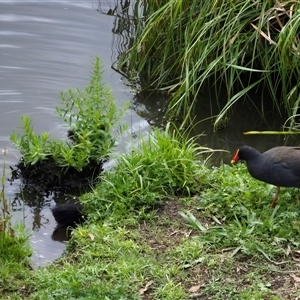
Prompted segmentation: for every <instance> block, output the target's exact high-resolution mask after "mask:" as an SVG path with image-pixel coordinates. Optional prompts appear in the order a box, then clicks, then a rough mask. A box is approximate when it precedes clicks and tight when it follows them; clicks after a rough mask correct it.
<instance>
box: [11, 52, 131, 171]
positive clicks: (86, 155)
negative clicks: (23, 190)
mask: <svg viewBox="0 0 300 300" xmlns="http://www.w3.org/2000/svg"><path fill="white" fill-rule="evenodd" d="M102 73H103V71H102V66H101V64H100V59H99V58H98V57H97V58H96V59H95V65H94V70H93V74H92V76H91V78H90V83H89V86H87V87H86V88H84V89H83V90H80V89H76V90H71V89H70V90H68V92H66V93H63V92H62V93H61V99H62V103H63V107H56V110H57V113H58V114H59V116H60V117H61V118H62V119H63V121H65V122H66V123H67V124H68V126H69V128H71V130H70V131H69V137H70V139H71V140H72V142H62V141H59V140H56V139H53V138H50V136H49V134H48V133H47V132H43V133H42V134H40V135H38V134H35V133H34V131H33V127H32V125H31V120H30V118H29V117H28V116H23V117H22V123H23V130H24V134H23V135H20V134H16V133H12V134H11V136H10V138H11V140H12V142H13V143H14V144H15V145H16V146H17V147H18V149H19V150H20V152H21V154H22V156H23V160H24V163H25V165H27V164H31V165H34V164H36V163H37V162H42V161H45V160H47V159H49V158H51V159H53V161H54V162H55V163H56V164H57V165H58V166H60V167H62V168H64V169H67V168H69V167H74V168H75V169H77V170H78V171H81V170H82V169H83V168H84V167H85V166H87V165H88V164H90V163H97V162H99V160H100V159H101V158H103V157H105V156H107V155H108V153H109V152H110V150H111V148H112V147H113V146H114V143H115V138H113V137H112V136H111V133H110V132H111V128H112V127H113V126H114V125H115V124H116V123H117V122H118V121H119V120H120V118H121V116H122V115H123V113H124V111H125V110H126V109H127V106H128V105H127V104H126V106H125V107H124V108H123V109H122V110H120V111H118V110H117V107H116V104H115V101H114V98H113V96H112V94H111V91H110V90H109V89H106V88H104V84H103V83H102ZM120 129H121V130H123V129H125V126H123V127H120Z"/></svg>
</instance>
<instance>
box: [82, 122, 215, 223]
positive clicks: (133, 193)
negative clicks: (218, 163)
mask: <svg viewBox="0 0 300 300" xmlns="http://www.w3.org/2000/svg"><path fill="white" fill-rule="evenodd" d="M170 131H171V130H170V127H169V126H167V128H166V131H165V132H162V131H161V130H159V129H155V130H154V131H153V133H152V134H151V135H149V136H148V137H147V138H145V139H144V140H142V141H141V143H140V147H139V148H137V149H134V150H133V151H132V153H130V154H126V155H122V156H120V157H118V159H117V166H116V168H115V169H114V170H113V171H111V172H106V173H105V174H104V176H103V178H102V181H101V182H100V183H99V184H98V186H97V187H96V189H95V190H94V191H93V193H89V194H86V195H85V196H83V199H82V201H83V203H84V204H85V206H86V207H87V209H88V210H89V215H90V217H91V218H96V219H97V218H99V217H100V218H103V217H104V216H109V215H110V214H111V213H112V212H115V213H117V214H121V215H126V214H127V213H128V212H129V211H131V212H133V211H136V210H138V211H139V214H143V212H145V210H146V211H147V210H149V208H151V207H153V206H155V205H157V204H158V203H160V200H161V199H163V198H165V197H169V196H172V195H190V194H193V193H194V192H195V191H196V190H199V186H204V185H205V184H207V182H206V178H205V177H206V175H205V171H203V170H205V168H204V163H203V161H202V162H201V161H199V159H200V158H201V152H207V151H212V150H210V149H208V148H205V147H200V146H197V145H196V144H195V143H194V142H193V139H191V140H188V139H186V138H184V137H181V138H179V136H178V134H177V133H176V132H175V131H173V133H171V132H170ZM178 138H179V139H178ZM201 171H202V174H201V175H200V173H201Z"/></svg>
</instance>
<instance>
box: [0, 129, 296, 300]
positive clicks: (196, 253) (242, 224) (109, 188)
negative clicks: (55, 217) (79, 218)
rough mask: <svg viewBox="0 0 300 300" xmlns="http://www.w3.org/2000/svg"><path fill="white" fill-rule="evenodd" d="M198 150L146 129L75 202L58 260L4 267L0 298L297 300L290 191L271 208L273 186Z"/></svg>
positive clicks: (184, 141) (170, 134)
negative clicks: (77, 222)
mask: <svg viewBox="0 0 300 300" xmlns="http://www.w3.org/2000/svg"><path fill="white" fill-rule="evenodd" d="M204 150H206V149H203V148H201V147H200V148H199V147H198V146H197V145H196V144H194V142H193V140H187V139H184V138H182V137H178V136H177V134H175V133H174V134H173V132H172V131H171V129H170V128H167V130H166V131H159V130H155V131H154V132H153V134H152V135H151V136H150V137H149V138H148V139H144V140H143V142H141V144H140V146H139V147H138V148H137V149H134V151H133V152H132V153H130V154H127V155H122V156H120V157H119V159H118V165H117V166H116V167H115V168H114V169H112V170H111V171H109V172H107V173H106V174H105V176H104V178H102V181H101V182H99V184H98V186H97V187H96V188H95V191H94V193H89V194H86V195H84V196H83V197H82V202H83V204H84V206H85V209H86V211H87V212H88V219H87V222H86V224H85V225H84V226H80V227H78V228H77V229H76V230H75V231H74V234H73V237H72V239H71V241H70V242H69V244H68V249H67V250H68V251H67V253H66V255H65V256H64V257H62V258H60V259H59V260H58V261H56V262H55V263H53V264H51V265H49V266H46V267H44V268H39V269H38V270H34V271H29V270H26V268H23V270H22V271H20V273H19V274H16V271H17V270H19V269H18V268H17V267H15V266H12V268H13V272H12V273H11V274H12V275H10V277H8V276H7V277H6V281H5V284H3V285H2V286H1V287H0V288H1V293H0V294H1V296H0V299H112V300H114V299H116V300H117V299H153V300H161V299H175V300H177V299H178V300H182V299H183V300H184V299H191V298H192V299H193V298H195V299H214V300H223V299H236V300H238V299H240V300H243V299H249V300H253V299H257V300H260V299H272V300H279V299H282V300H284V299H296V298H297V297H298V296H300V290H299V288H298V287H297V285H295V284H297V280H298V279H299V273H300V268H299V265H298V261H299V252H298V249H299V236H300V235H299V230H300V229H299V228H300V226H299V225H300V224H299V211H300V201H298V199H297V196H298V190H296V189H288V188H286V189H282V192H281V195H280V198H279V200H278V206H277V207H276V208H275V209H272V208H271V207H270V203H271V199H272V196H273V192H275V188H274V187H271V186H270V185H267V184H265V183H263V182H259V181H257V180H255V179H253V178H252V177H251V176H250V175H249V174H248V172H247V170H246V168H245V166H244V165H238V166H235V167H231V166H227V165H222V166H221V167H220V168H211V167H209V166H208V165H207V164H204V163H203V162H204V161H203V158H202V155H201V152H202V151H204ZM10 252H12V255H13V257H15V259H17V258H18V257H19V256H18V255H17V251H16V250H11V251H10ZM9 260H12V261H13V258H9ZM19 266H22V257H21V259H20V264H19ZM224 297H226V298H224Z"/></svg>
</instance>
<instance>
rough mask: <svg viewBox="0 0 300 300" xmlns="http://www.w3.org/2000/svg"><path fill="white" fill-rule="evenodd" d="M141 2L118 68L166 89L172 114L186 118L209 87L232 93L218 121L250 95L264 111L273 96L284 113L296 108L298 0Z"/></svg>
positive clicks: (152, 86) (220, 94) (144, 85)
mask: <svg viewBox="0 0 300 300" xmlns="http://www.w3.org/2000/svg"><path fill="white" fill-rule="evenodd" d="M136 2H137V3H143V4H145V3H146V4H145V6H146V7H145V11H146V13H145V12H144V13H145V15H144V16H143V17H142V18H140V19H139V22H138V25H137V26H136V32H135V37H134V42H133V45H132V47H131V48H130V49H129V50H128V51H127V52H126V53H125V54H124V55H123V57H122V58H121V60H120V62H119V66H120V68H121V69H123V70H125V71H126V72H127V74H128V76H129V77H130V78H131V79H132V80H137V81H138V83H139V84H142V88H143V89H150V90H151V89H152V90H160V91H164V92H167V93H168V94H169V95H170V103H169V113H170V114H171V115H173V116H177V117H178V116H182V113H184V116H185V120H187V119H188V118H189V116H190V113H191V112H192V110H193V107H194V105H195V104H196V101H197V99H198V96H199V92H200V91H202V90H203V89H204V88H206V87H209V90H210V93H214V94H215V96H216V98H217V99H218V98H219V97H222V98H224V96H223V95H227V96H225V97H227V104H226V105H225V106H223V104H221V102H218V103H213V104H211V105H214V106H215V105H219V109H220V112H219V115H218V117H217V119H216V121H215V125H217V123H218V122H219V121H220V120H221V119H222V118H223V117H224V116H225V115H226V114H227V113H228V111H229V109H230V108H231V107H232V106H233V105H234V104H235V103H236V102H237V101H238V100H239V99H241V100H243V99H245V96H248V97H249V101H252V102H253V103H254V104H255V105H256V106H257V108H258V109H259V110H261V113H262V114H264V111H263V102H264V97H265V96H266V94H268V98H269V97H270V98H271V99H272V100H273V107H274V108H275V109H276V110H277V111H278V112H279V113H282V112H285V113H287V114H289V115H295V114H296V113H297V110H298V107H299V101H300V92H299V91H300V89H299V80H298V78H299V76H300V54H299V53H300V52H299V47H300V44H299V43H300V37H299V32H300V17H299V9H300V2H299V1H296V0H294V1H287V2H278V1H268V0H255V1H251V2H249V1H235V0H234V1H218V2H216V1H179V0H178V1H177V0H176V1H174V0H166V1H152V0H148V1H139V0H137V1H136ZM135 7H136V9H138V7H139V6H138V5H136V6H135ZM251 91H255V92H256V93H257V95H256V96H255V99H254V97H253V93H252V94H251V95H252V96H251V97H250V95H249V93H250V92H251ZM259 91H260V92H259ZM224 92H225V93H224ZM266 92H268V93H266ZM199 100H200V101H205V100H202V99H199ZM290 121H293V118H292V119H290ZM292 123H293V122H292Z"/></svg>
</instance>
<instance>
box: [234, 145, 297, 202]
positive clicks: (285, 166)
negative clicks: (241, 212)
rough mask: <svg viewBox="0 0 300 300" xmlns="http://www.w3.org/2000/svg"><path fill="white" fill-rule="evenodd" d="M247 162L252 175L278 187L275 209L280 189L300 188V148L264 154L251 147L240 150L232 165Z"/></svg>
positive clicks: (282, 147) (280, 148)
mask: <svg viewBox="0 0 300 300" xmlns="http://www.w3.org/2000/svg"><path fill="white" fill-rule="evenodd" d="M239 160H245V161H246V163H247V169H248V171H249V173H250V175H251V176H252V177H254V178H256V179H258V180H260V181H264V182H266V183H270V184H273V185H275V186H277V192H276V194H275V196H274V198H273V201H272V204H271V206H272V207H274V206H275V204H276V201H277V199H278V196H279V193H280V187H281V186H282V187H298V188H300V147H285V146H281V147H275V148H272V149H270V150H268V151H266V152H264V153H260V152H259V151H258V150H256V149H254V148H252V147H249V146H242V147H241V148H239V149H238V150H237V151H236V153H235V155H234V157H233V158H232V160H231V163H235V162H237V161H239Z"/></svg>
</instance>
